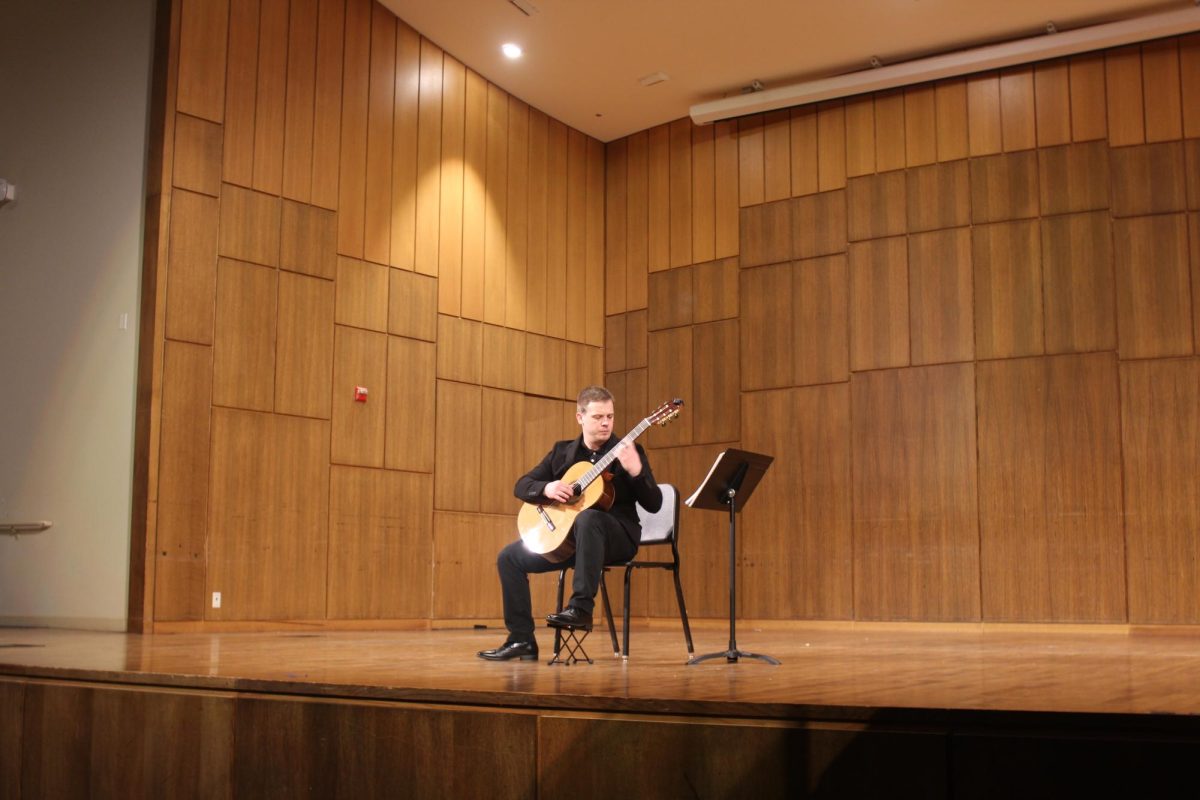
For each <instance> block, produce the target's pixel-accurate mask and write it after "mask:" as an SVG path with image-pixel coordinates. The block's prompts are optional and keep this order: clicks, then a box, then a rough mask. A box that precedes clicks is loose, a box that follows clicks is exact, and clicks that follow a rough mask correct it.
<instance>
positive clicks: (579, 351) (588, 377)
mask: <svg viewBox="0 0 1200 800" xmlns="http://www.w3.org/2000/svg"><path fill="white" fill-rule="evenodd" d="M565 361H566V363H565V364H564V372H563V374H564V378H563V397H576V396H577V395H578V393H579V390H580V389H582V388H583V387H584V386H592V385H603V383H604V353H603V352H602V351H601V349H600V348H599V347H591V346H589V345H586V344H578V343H576V342H567V343H566V359H565Z"/></svg>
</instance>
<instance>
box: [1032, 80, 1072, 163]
mask: <svg viewBox="0 0 1200 800" xmlns="http://www.w3.org/2000/svg"><path fill="white" fill-rule="evenodd" d="M1033 92H1034V106H1035V111H1036V125H1037V146H1038V147H1051V146H1053V145H1059V144H1068V143H1069V142H1070V141H1071V82H1070V67H1069V65H1068V62H1067V60H1066V59H1058V60H1056V61H1043V62H1041V63H1040V64H1035V65H1034V67H1033Z"/></svg>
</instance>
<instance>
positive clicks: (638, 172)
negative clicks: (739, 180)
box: [617, 131, 740, 311]
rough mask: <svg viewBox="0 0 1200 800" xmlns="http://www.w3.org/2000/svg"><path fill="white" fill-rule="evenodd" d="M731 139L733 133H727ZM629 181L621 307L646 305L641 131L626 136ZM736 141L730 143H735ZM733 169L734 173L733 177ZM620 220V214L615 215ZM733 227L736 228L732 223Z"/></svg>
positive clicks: (645, 145) (645, 179)
mask: <svg viewBox="0 0 1200 800" xmlns="http://www.w3.org/2000/svg"><path fill="white" fill-rule="evenodd" d="M730 138H731V139H732V138H733V136H732V135H731V136H730ZM628 141H629V153H628V156H629V181H628V183H627V185H626V191H627V192H628V195H627V200H628V204H627V205H626V207H625V244H626V247H627V251H626V256H627V260H626V264H625V280H626V285H625V298H626V299H625V309H626V310H627V311H632V310H633V309H637V308H645V307H646V279H647V271H648V269H649V267H648V264H649V250H648V248H649V243H648V240H647V237H648V236H649V219H650V216H649V215H650V212H649V209H648V208H647V204H648V202H649V196H650V195H649V190H650V189H649V187H650V184H649V172H648V170H649V166H648V164H647V157H648V149H649V136H648V135H647V133H646V132H645V131H642V132H640V133H635V134H633V135H632V136H630V137H629V140H628ZM739 141H740V140H739ZM739 141H735V142H733V143H732V145H731V146H733V147H738V146H739ZM736 176H737V175H736V173H735V176H734V177H736ZM617 224H618V225H619V224H620V218H619V217H618V219H617ZM734 230H735V231H736V230H737V227H736V225H735V227H734Z"/></svg>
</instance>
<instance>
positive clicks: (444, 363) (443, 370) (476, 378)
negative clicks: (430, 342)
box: [437, 314, 483, 384]
mask: <svg viewBox="0 0 1200 800" xmlns="http://www.w3.org/2000/svg"><path fill="white" fill-rule="evenodd" d="M437 325H438V335H437V342H438V348H437V376H438V377H439V378H444V379H446V380H451V381H461V382H462V383H474V384H478V383H479V382H480V380H481V376H482V374H483V372H482V370H483V326H482V325H481V324H480V323H478V322H474V321H472V320H466V319H458V318H456V317H448V316H446V315H445V314H438V319H437Z"/></svg>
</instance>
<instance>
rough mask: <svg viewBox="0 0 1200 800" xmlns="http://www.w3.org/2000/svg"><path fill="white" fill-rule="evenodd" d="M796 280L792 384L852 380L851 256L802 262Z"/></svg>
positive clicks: (793, 274) (795, 271)
mask: <svg viewBox="0 0 1200 800" xmlns="http://www.w3.org/2000/svg"><path fill="white" fill-rule="evenodd" d="M792 279H793V297H792V316H793V319H794V323H795V333H794V339H793V342H792V348H793V352H794V353H795V363H794V365H793V372H792V383H793V384H795V385H797V386H804V385H808V384H817V383H833V382H836V381H845V380H849V378H850V373H849V361H848V359H849V356H850V344H849V342H850V326H849V313H850V312H849V296H850V276H849V267H848V266H847V259H846V256H845V255H835V256H828V257H826V258H814V259H809V260H807V261H798V262H796V264H795V265H794V267H793V272H792Z"/></svg>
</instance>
